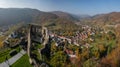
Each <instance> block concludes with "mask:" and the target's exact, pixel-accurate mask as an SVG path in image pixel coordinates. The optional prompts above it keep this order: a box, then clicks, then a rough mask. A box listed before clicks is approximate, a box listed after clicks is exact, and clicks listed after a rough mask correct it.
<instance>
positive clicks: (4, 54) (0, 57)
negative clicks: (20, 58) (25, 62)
mask: <svg viewBox="0 0 120 67" xmlns="http://www.w3.org/2000/svg"><path fill="white" fill-rule="evenodd" d="M12 50H16V51H17V52H18V53H19V51H20V50H21V48H20V47H19V46H18V47H16V48H12V49H11V48H7V49H4V50H2V51H0V63H2V62H4V61H5V60H6V57H7V59H9V58H11V57H12V56H10V54H9V53H10V51H12Z"/></svg>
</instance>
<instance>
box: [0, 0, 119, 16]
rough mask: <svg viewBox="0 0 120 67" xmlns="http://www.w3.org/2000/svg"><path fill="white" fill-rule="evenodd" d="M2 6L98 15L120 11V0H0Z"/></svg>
mask: <svg viewBox="0 0 120 67" xmlns="http://www.w3.org/2000/svg"><path fill="white" fill-rule="evenodd" d="M0 8H34V9H39V10H41V11H47V12H48V11H64V12H69V13H73V14H88V15H96V14H102V13H109V12H120V0H0Z"/></svg>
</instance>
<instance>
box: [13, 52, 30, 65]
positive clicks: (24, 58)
mask: <svg viewBox="0 0 120 67" xmlns="http://www.w3.org/2000/svg"><path fill="white" fill-rule="evenodd" d="M11 67H32V65H31V64H30V63H29V57H28V55H27V54H25V55H24V56H22V57H21V58H20V59H19V60H17V61H16V62H15V63H14V64H13V65H12V66H11Z"/></svg>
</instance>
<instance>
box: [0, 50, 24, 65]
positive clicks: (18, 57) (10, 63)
mask: <svg viewBox="0 0 120 67" xmlns="http://www.w3.org/2000/svg"><path fill="white" fill-rule="evenodd" d="M25 53H26V52H25V51H24V50H21V51H20V52H19V53H18V54H17V55H15V56H13V57H12V58H10V59H9V60H8V61H5V62H3V63H1V64H0V67H9V66H10V65H12V64H13V63H15V62H16V61H17V60H18V59H20V58H21V57H22V56H23V55H24V54H25Z"/></svg>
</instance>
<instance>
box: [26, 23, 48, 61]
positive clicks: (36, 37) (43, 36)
mask: <svg viewBox="0 0 120 67" xmlns="http://www.w3.org/2000/svg"><path fill="white" fill-rule="evenodd" d="M48 40H49V35H48V31H47V28H46V27H42V26H39V25H33V24H29V30H28V46H27V54H28V56H29V58H30V59H29V61H30V63H34V62H35V61H34V62H33V61H32V59H31V56H30V55H31V46H32V43H33V42H38V43H42V45H44V46H46V44H47V43H48ZM44 48H45V47H43V48H42V49H44Z"/></svg>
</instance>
